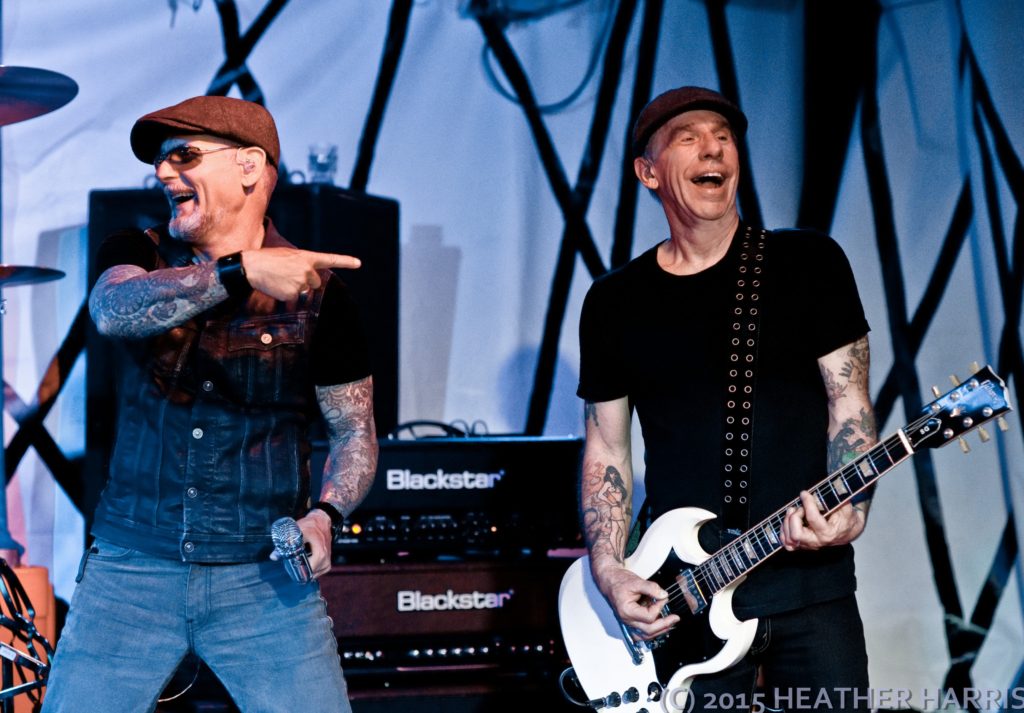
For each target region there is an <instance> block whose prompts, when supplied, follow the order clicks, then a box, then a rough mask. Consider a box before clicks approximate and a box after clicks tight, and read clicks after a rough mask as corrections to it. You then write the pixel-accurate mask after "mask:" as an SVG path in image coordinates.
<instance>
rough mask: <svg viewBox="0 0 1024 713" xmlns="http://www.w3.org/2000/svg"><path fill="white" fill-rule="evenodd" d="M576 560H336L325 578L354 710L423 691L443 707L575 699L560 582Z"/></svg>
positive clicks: (520, 705) (551, 704)
mask: <svg viewBox="0 0 1024 713" xmlns="http://www.w3.org/2000/svg"><path fill="white" fill-rule="evenodd" d="M572 561H573V560H572V559H571V558H558V557H551V558H549V557H538V558H526V559H520V560H507V561H438V562H422V563H416V562H404V563H396V564H380V565H342V566H335V567H334V568H333V569H332V570H331V571H330V572H329V573H328V574H327V575H326V576H325V577H323V578H322V579H321V582H320V587H321V591H322V593H323V596H324V599H326V601H327V610H328V613H329V614H330V615H331V618H332V619H333V620H334V632H335V634H336V635H337V637H338V651H339V653H340V654H341V664H342V667H343V668H344V670H345V678H346V680H347V681H348V684H349V691H350V694H351V697H352V700H353V703H354V708H355V710H356V711H360V710H375V709H379V710H384V709H386V708H385V707H380V708H378V707H377V706H384V703H383V700H384V699H388V700H392V701H394V702H395V705H396V706H397V707H395V708H391V710H399V709H401V704H400V703H399V701H403V700H404V701H405V702H406V703H405V705H408V704H409V702H411V701H415V703H416V705H417V706H418V705H420V701H423V700H424V699H433V700H445V699H447V700H448V701H449V703H450V704H451V706H452V707H451V708H446V710H449V709H450V710H457V709H460V706H461V709H464V710H544V711H559V710H563V706H564V707H565V708H569V707H571V706H569V705H568V703H567V702H566V701H565V700H564V699H563V698H562V696H561V693H560V692H559V691H558V683H557V682H558V676H559V674H560V673H561V672H562V671H563V670H564V669H565V668H567V667H568V666H569V663H568V657H567V656H566V653H565V649H564V647H563V645H562V642H561V635H560V629H559V625H558V590H559V585H560V583H561V578H562V575H563V574H564V573H565V570H566V568H567V567H568V566H569V564H570V563H571V562H572ZM495 701H503V702H504V703H506V704H508V703H511V702H512V701H516V706H512V707H509V708H506V707H495V705H496V704H495ZM413 709H415V710H419V708H417V707H415V706H413V707H407V708H405V710H413Z"/></svg>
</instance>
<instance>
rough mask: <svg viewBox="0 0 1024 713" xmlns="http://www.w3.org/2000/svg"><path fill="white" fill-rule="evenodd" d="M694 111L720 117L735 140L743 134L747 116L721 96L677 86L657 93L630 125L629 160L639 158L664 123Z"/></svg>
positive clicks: (698, 89) (711, 90)
mask: <svg viewBox="0 0 1024 713" xmlns="http://www.w3.org/2000/svg"><path fill="white" fill-rule="evenodd" d="M695 109H709V110H710V111H715V112H718V113H719V114H721V115H722V116H724V117H725V118H726V120H727V121H728V122H729V126H731V127H732V131H733V133H734V134H736V136H737V138H743V135H744V134H746V133H747V117H746V116H744V115H743V112H742V111H740V108H739V107H738V106H736V105H735V104H734V103H732V102H731V101H729V100H728V99H726V98H725V97H724V96H723V95H721V94H719V93H718V92H716V91H715V90H713V89H707V88H705V87H678V88H676V89H669V90H668V91H667V92H664V93H663V94H659V95H658V96H656V97H655V98H654V99H652V100H651V101H650V102H649V103H648V104H647V106H645V107H644V108H643V110H642V111H641V112H640V116H638V117H637V119H636V123H635V124H634V125H633V157H634V158H636V157H638V156H643V154H644V151H645V150H646V149H647V142H648V141H650V140H651V137H652V136H654V133H655V132H656V131H657V130H658V129H660V128H661V127H662V126H663V125H664V124H665V122H667V121H668V120H669V119H671V118H672V117H674V116H678V115H679V114H682V113H683V112H684V111H693V110H695Z"/></svg>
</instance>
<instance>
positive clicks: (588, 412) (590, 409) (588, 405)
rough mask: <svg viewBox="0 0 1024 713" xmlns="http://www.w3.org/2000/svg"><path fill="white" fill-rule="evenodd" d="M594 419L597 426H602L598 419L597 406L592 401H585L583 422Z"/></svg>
mask: <svg viewBox="0 0 1024 713" xmlns="http://www.w3.org/2000/svg"><path fill="white" fill-rule="evenodd" d="M587 421H592V422H593V423H594V425H595V426H600V425H601V424H600V422H598V420H597V406H596V405H595V404H594V403H593V402H592V401H584V402H583V422H584V423H586V422H587Z"/></svg>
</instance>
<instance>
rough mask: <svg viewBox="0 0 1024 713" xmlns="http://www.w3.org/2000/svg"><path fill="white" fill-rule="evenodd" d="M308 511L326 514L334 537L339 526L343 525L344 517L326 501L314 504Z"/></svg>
mask: <svg viewBox="0 0 1024 713" xmlns="http://www.w3.org/2000/svg"><path fill="white" fill-rule="evenodd" d="M310 510H323V511H324V512H325V513H327V517H329V518H331V532H332V533H333V534H335V535H337V534H338V531H339V530H340V529H341V526H342V525H343V524H345V516H344V515H342V514H341V510H339V509H338V508H337V507H335V506H334V505H332V504H331V503H329V502H327V501H326V500H321V501H320V502H317V503H314V504H313V507H311V508H310Z"/></svg>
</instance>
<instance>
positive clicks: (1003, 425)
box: [996, 416, 1010, 433]
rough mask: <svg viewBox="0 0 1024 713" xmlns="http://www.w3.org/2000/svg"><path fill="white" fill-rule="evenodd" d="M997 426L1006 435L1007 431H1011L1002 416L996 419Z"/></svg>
mask: <svg viewBox="0 0 1024 713" xmlns="http://www.w3.org/2000/svg"><path fill="white" fill-rule="evenodd" d="M996 425H998V426H999V430H1000V431H1002V432H1003V433H1006V432H1007V431H1009V430H1010V424H1008V423H1007V422H1006V419H1005V418H1003V417H1002V416H1000V417H999V418H997V419H996Z"/></svg>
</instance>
